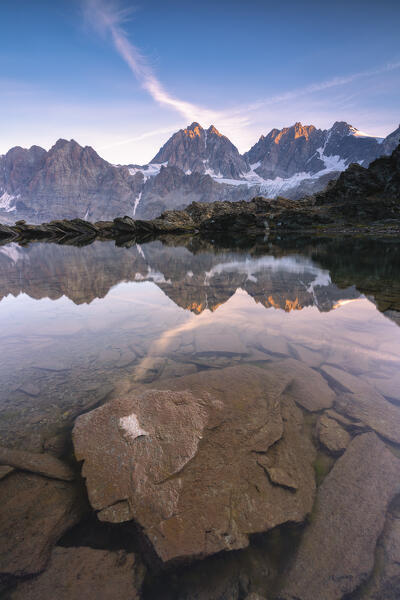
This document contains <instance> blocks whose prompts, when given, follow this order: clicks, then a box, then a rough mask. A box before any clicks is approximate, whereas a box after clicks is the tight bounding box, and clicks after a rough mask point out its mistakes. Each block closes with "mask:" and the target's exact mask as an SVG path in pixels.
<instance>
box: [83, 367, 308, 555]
mask: <svg viewBox="0 0 400 600" xmlns="http://www.w3.org/2000/svg"><path fill="white" fill-rule="evenodd" d="M288 381H290V375H289V374H287V375H284V374H282V372H279V373H275V372H274V369H270V370H267V369H261V368H258V367H253V366H241V367H229V368H226V369H218V370H209V371H202V372H200V373H196V374H194V375H188V376H185V377H181V378H175V379H171V380H164V381H162V382H158V387H159V389H158V390H149V391H144V390H143V388H141V389H138V390H134V391H131V392H128V393H127V394H126V396H124V397H123V398H119V399H117V400H114V401H112V402H110V403H108V404H106V405H104V406H102V407H100V408H98V409H96V410H94V411H92V412H90V413H87V414H85V415H81V416H80V417H79V418H78V419H77V421H76V424H75V427H74V431H73V441H74V446H75V453H76V457H77V459H78V460H83V461H84V463H83V469H82V474H83V476H84V477H85V478H86V485H87V488H88V494H89V500H90V502H91V504H92V506H93V508H95V509H96V510H97V511H99V513H98V514H99V518H101V519H103V520H110V521H113V522H116V521H126V520H131V519H134V520H135V521H137V522H138V523H139V525H140V526H141V528H142V529H143V531H144V533H145V535H146V536H147V537H148V539H149V540H150V541H151V543H152V545H153V547H154V548H155V550H156V552H157V554H158V556H159V557H160V558H161V560H162V561H165V562H168V561H173V560H178V559H189V558H195V557H197V558H200V557H204V556H207V555H209V554H213V553H215V552H218V551H220V550H233V549H237V548H243V547H245V546H247V545H248V539H249V535H251V534H253V533H257V532H262V531H267V530H269V529H271V528H273V527H275V526H277V525H279V524H281V523H285V522H287V521H291V522H302V521H303V520H304V518H305V516H306V515H307V513H308V512H309V511H310V510H311V508H312V504H313V499H314V494H315V481H314V472H313V468H312V463H313V461H314V458H315V450H314V447H313V445H312V442H311V440H310V439H309V438H308V436H307V435H306V434H305V433H304V430H303V416H302V413H301V411H300V410H299V409H298V408H297V407H296V406H295V404H294V403H293V402H292V401H291V400H289V399H284V398H283V397H282V392H283V390H284V389H285V387H286V386H287V384H288ZM261 455H262V456H264V458H265V461H266V462H265V464H263V465H260V464H259V462H258V458H259V457H260V456H261ZM266 469H270V470H271V471H270V472H271V473H274V474H275V475H276V476H275V477H274V479H275V482H272V481H271V476H270V475H269V474H268V472H266ZM273 469H276V471H275V472H274V471H273ZM294 487H296V489H293V488H294ZM289 488H290V489H289Z"/></svg>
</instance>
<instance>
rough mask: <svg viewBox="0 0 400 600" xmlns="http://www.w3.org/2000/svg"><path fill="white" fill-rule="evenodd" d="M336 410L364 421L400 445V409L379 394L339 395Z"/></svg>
mask: <svg viewBox="0 0 400 600" xmlns="http://www.w3.org/2000/svg"><path fill="white" fill-rule="evenodd" d="M335 408H336V409H337V410H338V411H340V412H342V413H344V414H345V415H347V416H349V417H351V418H352V419H357V420H358V421H362V422H363V423H365V425H368V427H370V428H371V429H373V430H374V431H376V433H379V434H380V435H381V436H382V437H384V438H386V439H387V440H390V441H391V442H395V443H396V444H400V407H399V406H396V405H394V404H392V403H391V402H388V400H385V398H384V397H383V396H381V395H380V394H378V392H376V393H374V394H372V395H370V394H368V393H356V394H339V395H338V396H337V398H336V402H335Z"/></svg>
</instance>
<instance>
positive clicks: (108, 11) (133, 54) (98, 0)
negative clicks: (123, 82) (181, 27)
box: [84, 0, 219, 123]
mask: <svg viewBox="0 0 400 600" xmlns="http://www.w3.org/2000/svg"><path fill="white" fill-rule="evenodd" d="M84 6H85V17H86V19H87V21H88V22H89V23H90V24H91V25H92V26H94V27H95V28H96V29H97V30H98V31H100V32H103V33H106V34H109V35H110V36H111V40H112V42H113V44H114V47H115V49H116V50H117V52H118V53H119V55H120V56H121V58H123V60H124V61H125V62H126V64H127V65H128V67H129V68H130V70H131V71H132V73H133V75H134V76H135V77H136V78H137V80H138V81H139V82H140V84H141V86H142V87H143V89H145V90H146V91H147V92H148V93H149V94H150V95H151V97H152V98H153V99H154V100H155V101H156V102H158V103H159V104H160V105H163V106H166V107H169V108H172V109H174V110H176V111H177V112H178V113H180V114H181V115H182V117H184V118H185V120H186V121H194V120H201V121H203V122H206V123H209V122H211V121H213V120H215V119H216V118H217V117H218V116H219V113H218V112H216V111H213V110H209V109H207V108H204V107H202V106H198V105H196V104H193V103H191V102H187V101H185V100H181V99H180V98H176V97H175V96H173V95H172V94H170V93H169V92H168V91H167V90H166V89H165V88H164V86H163V85H162V83H161V82H160V81H159V79H158V78H157V77H156V75H155V73H154V72H153V70H152V68H151V66H150V65H149V64H148V61H147V60H146V58H145V57H144V56H143V55H142V54H141V52H140V50H139V49H138V48H137V47H136V46H135V45H134V44H132V42H131V41H130V40H129V39H128V36H127V34H126V31H125V30H124V23H125V22H126V21H127V19H128V17H129V11H127V10H123V9H122V10H121V9H120V8H119V7H118V5H117V4H116V3H115V2H111V1H107V0H85V4H84Z"/></svg>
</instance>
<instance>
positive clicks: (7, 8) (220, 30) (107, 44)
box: [0, 0, 400, 163]
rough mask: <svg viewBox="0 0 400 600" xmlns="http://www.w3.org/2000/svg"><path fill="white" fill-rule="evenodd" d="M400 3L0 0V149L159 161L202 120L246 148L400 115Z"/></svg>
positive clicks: (387, 121)
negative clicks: (66, 143) (36, 148)
mask: <svg viewBox="0 0 400 600" xmlns="http://www.w3.org/2000/svg"><path fill="white" fill-rule="evenodd" d="M399 23H400V3H399V2H398V1H396V2H395V1H391V0H390V1H389V0H382V1H381V2H380V3H378V2H372V1H367V0H364V1H362V2H361V1H358V0H347V1H341V0H337V1H336V2H329V3H328V2H321V1H308V2H301V1H297V2H295V1H293V2H291V1H290V0H289V1H286V2H268V1H261V0H248V1H247V2H243V1H240V2H236V1H235V0H231V1H226V0H219V1H218V2H216V1H215V0H214V2H211V1H209V0H203V1H202V2H190V1H189V0H186V2H184V1H181V0H168V1H167V2H166V1H165V0H164V1H158V0H157V1H155V0H154V1H152V0H147V1H146V2H144V1H142V2H140V1H138V2H135V3H133V2H127V1H125V2H123V1H121V2H119V3H116V2H114V1H111V2H108V1H106V0H51V1H49V0H35V1H32V0H0V40H1V44H0V132H1V135H0V153H3V152H6V151H7V150H8V149H9V148H10V147H12V146H15V145H21V146H31V145H32V144H38V145H41V146H44V147H45V148H49V147H50V146H51V145H52V144H53V143H54V142H55V141H56V140H57V139H58V138H59V137H65V138H68V139H70V138H74V139H76V140H77V141H78V142H79V143H81V144H84V145H85V144H88V145H92V146H93V147H94V148H95V149H96V150H97V151H98V152H99V154H100V155H101V156H103V157H104V158H106V159H107V160H110V161H111V162H115V163H130V162H138V163H145V162H147V161H149V160H150V159H151V158H152V157H153V156H154V155H155V154H156V152H157V150H158V148H159V147H160V145H162V144H163V143H164V142H165V141H166V140H167V139H168V137H169V136H170V135H171V134H172V133H173V132H174V131H176V130H177V129H179V128H181V127H184V126H185V125H187V124H188V123H190V122H191V121H193V120H196V121H199V122H200V123H201V124H202V125H203V126H207V127H208V126H209V125H210V124H211V123H213V124H214V125H215V126H216V127H217V128H218V129H220V131H221V132H222V133H225V134H226V135H228V137H230V139H231V140H232V141H233V142H234V143H235V144H236V145H237V146H238V147H239V150H241V151H245V150H247V149H248V148H249V147H250V146H251V145H252V144H253V143H255V142H256V141H257V139H258V137H259V136H260V134H261V133H264V134H266V133H268V131H270V129H272V128H273V127H278V128H281V127H283V126H287V125H291V124H293V123H294V122H296V121H301V122H302V123H305V124H311V123H312V124H314V125H316V126H318V127H322V128H327V127H330V126H331V125H332V123H333V122H334V121H335V120H346V121H348V122H350V123H351V124H352V125H354V126H356V127H358V128H359V129H361V130H362V131H365V132H367V133H371V134H374V135H382V136H383V135H386V134H388V133H389V132H390V131H392V130H394V129H395V128H396V127H397V126H398V124H399V122H400V110H399V108H400V102H399V97H400V41H399V40H400V35H399Z"/></svg>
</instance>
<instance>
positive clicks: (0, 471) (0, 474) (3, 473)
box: [0, 465, 14, 479]
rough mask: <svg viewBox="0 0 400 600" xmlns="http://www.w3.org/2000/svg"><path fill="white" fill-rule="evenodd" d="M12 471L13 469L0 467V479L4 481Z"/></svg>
mask: <svg viewBox="0 0 400 600" xmlns="http://www.w3.org/2000/svg"><path fill="white" fill-rule="evenodd" d="M13 471H14V467H8V466H7V465H1V466H0V479H4V477H7V475H9V474H10V473H12V472H13Z"/></svg>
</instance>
